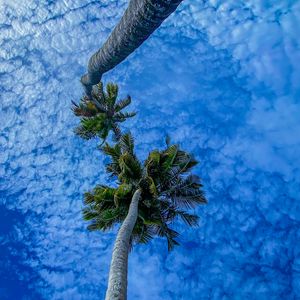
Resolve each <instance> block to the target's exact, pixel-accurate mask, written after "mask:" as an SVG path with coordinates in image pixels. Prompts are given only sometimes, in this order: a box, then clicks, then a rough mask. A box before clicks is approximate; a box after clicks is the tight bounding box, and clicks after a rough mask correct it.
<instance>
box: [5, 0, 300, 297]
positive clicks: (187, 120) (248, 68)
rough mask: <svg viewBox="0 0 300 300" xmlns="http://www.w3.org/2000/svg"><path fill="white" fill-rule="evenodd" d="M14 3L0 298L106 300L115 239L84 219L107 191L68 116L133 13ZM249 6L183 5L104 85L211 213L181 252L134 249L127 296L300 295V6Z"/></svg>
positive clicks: (155, 246) (187, 233) (141, 142)
mask: <svg viewBox="0 0 300 300" xmlns="http://www.w3.org/2000/svg"><path fill="white" fill-rule="evenodd" d="M17 2H18V3H17ZM17 2H16V1H11V0H4V1H2V2H1V3H0V28H1V30H0V107H1V112H0V120H1V133H0V215H1V222H0V224H1V225H0V226H1V227H0V244H1V248H0V254H1V255H0V266H1V268H0V276H1V277H0V278H1V280H0V298H1V299H4V300H6V299H9V300H14V299H16V300H19V299H22V300H25V299H66V300H68V299H72V300H73V299H78V300H79V299H80V300H87V299H101V298H103V295H104V292H105V288H106V282H107V274H108V267H109V262H110V255H111V249H112V245H113V241H114V238H115V232H116V231H114V232H111V233H106V234H103V233H100V232H99V233H95V232H94V233H89V232H87V230H86V224H85V223H84V222H83V221H82V218H81V208H82V194H83V192H84V191H87V190H89V189H90V188H92V187H93V186H94V185H95V184H96V183H99V182H101V183H105V182H106V183H108V182H109V181H108V177H107V176H106V174H105V170H104V161H103V160H104V158H103V156H102V155H101V153H99V152H98V151H97V149H96V144H95V143H94V142H84V141H81V140H80V139H79V138H78V137H75V136H74V134H73V132H72V130H73V128H74V127H75V126H76V124H77V122H78V120H76V118H75V117H74V116H73V115H72V112H71V110H70V103H71V100H74V101H78V100H79V99H80V97H81V95H82V93H83V90H82V87H81V86H80V82H79V79H80V76H81V75H82V74H83V73H84V72H85V71H86V65H87V61H88V58H89V57H90V55H91V54H92V53H93V52H95V51H96V50H97V49H98V48H99V47H100V45H102V44H103V42H104V41H105V40H106V38H107V36H108V34H109V33H110V32H111V30H112V29H113V27H114V25H115V24H116V23H117V21H118V20H119V19H120V17H121V16H122V13H123V11H124V9H125V8H126V5H127V1H124V0H119V1H113V0H110V1H108V0H104V1H79V0H78V1H68V0H65V1H37V0H26V1H17ZM244 2H245V1H238V0H235V1H233V0H229V1H226V2H224V1H218V0H210V1H201V0H186V1H184V2H183V3H182V5H180V7H179V9H178V10H177V11H176V13H175V14H174V15H172V16H171V17H170V18H169V19H168V20H167V21H166V22H165V23H164V24H163V25H162V26H161V28H160V29H159V30H158V31H157V32H155V34H154V35H153V36H152V37H151V38H150V39H149V40H148V41H147V42H146V43H145V44H143V45H142V46H141V47H140V48H139V49H138V50H137V51H136V52H135V53H134V54H133V55H131V56H130V57H129V58H128V59H127V60H126V61H124V62H123V63H122V64H121V65H119V66H118V67H116V68H115V69H114V70H113V71H111V72H109V73H108V74H106V75H105V76H104V77H103V80H104V82H110V81H112V82H116V83H118V84H119V87H120V92H121V95H123V96H124V95H126V94H130V95H131V96H132V99H133V104H132V108H133V109H136V110H137V111H138V115H137V117H136V118H135V119H132V120H131V121H129V123H127V128H128V129H130V130H131V131H132V132H133V134H134V136H135V137H136V144H137V151H138V155H139V156H140V157H141V158H144V157H145V156H146V155H147V153H148V152H149V151H150V150H152V149H154V148H158V147H161V146H162V143H163V139H164V137H165V135H166V134H167V133H168V134H169V135H170V136H171V138H172V140H173V141H175V142H177V143H180V145H181V146H182V147H183V148H184V149H187V150H188V151H191V152H193V153H194V154H195V156H196V158H197V159H198V160H200V162H201V164H200V165H199V166H198V167H197V170H196V172H197V174H198V175H200V176H201V178H202V181H203V184H204V187H205V191H206V195H207V198H208V200H209V204H208V205H206V206H203V207H201V208H199V210H198V211H197V212H198V214H199V215H200V216H201V226H200V227H199V228H197V229H187V228H186V227H184V226H182V225H180V224H177V228H178V230H179V231H180V232H181V233H182V236H181V238H180V242H181V246H180V247H178V248H176V249H175V250H174V251H173V252H172V253H169V254H168V253H167V247H166V244H165V242H164V241H162V240H155V241H153V242H152V243H151V244H150V245H148V246H137V247H136V248H135V249H134V251H133V252H132V253H131V256H130V262H129V299H133V300H135V299H141V300H150V299H156V300H171V299H175V300H177V299H178V300H179V299H191V300H198V299H217V300H219V299H224V300H225V299H297V298H300V284H299V282H300V243H299V242H298V243H297V241H299V240H300V226H299V225H300V201H299V200H300V199H299V195H300V169H299V165H300V158H299V150H300V121H299V116H300V105H299V102H300V87H299V82H300V64H299V60H300V51H299V38H298V37H299V32H300V25H299V24H300V1H288V0H285V1H283V0H281V1H274V0H273V1H258V0H250V1H247V3H246V4H245V3H244Z"/></svg>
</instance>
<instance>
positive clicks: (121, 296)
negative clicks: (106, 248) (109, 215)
mask: <svg viewBox="0 0 300 300" xmlns="http://www.w3.org/2000/svg"><path fill="white" fill-rule="evenodd" d="M140 196H141V191H140V190H137V191H136V192H135V193H134V195H133V197H132V200H131V203H130V206H129V210H128V214H127V216H126V218H125V220H124V222H123V224H122V225H121V227H120V229H119V232H118V234H117V238H116V242H115V246H114V250H113V254H112V260H111V265H110V270H109V279H108V288H107V291H106V297H105V300H126V299H127V268H128V253H129V248H130V236H131V234H132V230H133V228H134V225H135V223H136V220H137V216H138V205H139V200H140Z"/></svg>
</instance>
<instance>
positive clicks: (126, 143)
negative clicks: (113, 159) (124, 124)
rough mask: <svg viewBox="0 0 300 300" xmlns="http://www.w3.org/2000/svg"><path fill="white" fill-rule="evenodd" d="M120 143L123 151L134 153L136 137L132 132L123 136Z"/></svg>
mask: <svg viewBox="0 0 300 300" xmlns="http://www.w3.org/2000/svg"><path fill="white" fill-rule="evenodd" d="M119 145H120V148H121V149H122V152H123V153H126V152H128V153H129V154H131V155H133V150H134V139H133V136H132V135H131V133H130V132H128V133H126V134H124V135H122V136H121V138H120V141H119Z"/></svg>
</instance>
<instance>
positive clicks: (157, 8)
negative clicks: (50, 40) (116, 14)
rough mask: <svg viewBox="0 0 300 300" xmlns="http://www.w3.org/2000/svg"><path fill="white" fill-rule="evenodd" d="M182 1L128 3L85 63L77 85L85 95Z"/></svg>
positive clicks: (141, 0) (164, 0) (136, 0)
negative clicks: (103, 40)
mask: <svg viewBox="0 0 300 300" xmlns="http://www.w3.org/2000/svg"><path fill="white" fill-rule="evenodd" d="M182 1H183V0H130V2H129V5H128V8H127V9H126V11H125V13H124V15H123V17H122V19H121V20H120V22H119V23H118V25H117V26H116V27H115V29H114V30H113V32H112V33H111V35H110V36H109V37H108V39H107V41H106V42H105V43H104V45H103V46H102V48H100V49H99V50H98V51H97V52H96V53H94V54H93V55H92V57H91V58H90V60H89V63H88V73H87V74H85V75H84V76H82V78H81V82H82V84H83V86H84V88H85V92H86V94H87V96H89V97H90V96H91V92H92V87H93V85H95V84H97V83H98V82H100V80H101V77H102V75H103V74H104V73H105V72H107V71H109V70H111V69H112V68H114V67H115V66H116V65H118V64H119V63H120V62H122V61H123V60H124V59H125V58H126V57H127V56H128V55H130V54H131V53H132V52H133V51H134V50H135V49H136V48H138V47H139V46H140V45H141V44H142V43H143V42H144V41H145V40H146V39H147V38H148V37H149V36H150V35H151V34H152V33H153V32H154V31H155V30H156V29H157V28H158V27H159V26H160V24H161V23H162V22H163V21H164V20H165V19H166V18H167V17H168V16H169V15H170V14H171V13H173V12H174V11H175V9H176V8H177V6H178V5H179V4H180V3H181V2H182Z"/></svg>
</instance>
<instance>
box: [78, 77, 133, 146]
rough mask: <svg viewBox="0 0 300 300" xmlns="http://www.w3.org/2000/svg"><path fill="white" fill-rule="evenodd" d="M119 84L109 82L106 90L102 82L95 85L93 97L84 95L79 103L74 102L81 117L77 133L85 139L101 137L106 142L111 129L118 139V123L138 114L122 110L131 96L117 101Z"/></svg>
mask: <svg viewBox="0 0 300 300" xmlns="http://www.w3.org/2000/svg"><path fill="white" fill-rule="evenodd" d="M117 97H118V86H117V85H116V84H112V83H109V84H107V86H106V92H104V90H103V84H102V83H101V82H100V83H98V84H97V86H96V87H94V89H93V91H92V95H91V97H90V98H89V97H87V96H84V97H82V99H81V101H80V103H79V104H76V103H75V102H73V107H72V110H73V112H74V114H75V115H76V116H78V117H80V125H79V126H78V127H77V128H76V129H75V133H76V134H77V135H79V136H80V137H82V138H83V139H87V140H89V139H91V138H94V137H99V138H100V139H102V140H103V143H104V142H105V140H106V138H107V137H108V134H109V132H110V131H113V133H114V137H115V139H116V140H118V139H119V138H120V137H121V129H120V127H119V125H118V123H121V122H124V121H126V120H127V119H128V118H131V117H133V116H135V115H136V113H135V112H122V110H123V109H124V108H125V107H127V106H128V105H129V104H130V103H131V98H130V96H127V98H125V99H123V100H120V101H117Z"/></svg>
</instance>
